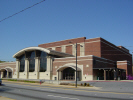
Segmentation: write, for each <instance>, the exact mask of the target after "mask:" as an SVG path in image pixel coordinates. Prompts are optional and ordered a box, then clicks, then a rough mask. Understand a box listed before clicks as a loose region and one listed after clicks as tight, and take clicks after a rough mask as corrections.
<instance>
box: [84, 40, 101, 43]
mask: <svg viewBox="0 0 133 100" xmlns="http://www.w3.org/2000/svg"><path fill="white" fill-rule="evenodd" d="M100 41H101V40H97V41H90V42H85V43H93V42H100Z"/></svg>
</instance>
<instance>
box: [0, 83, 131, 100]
mask: <svg viewBox="0 0 133 100" xmlns="http://www.w3.org/2000/svg"><path fill="white" fill-rule="evenodd" d="M109 83H110V82H109ZM121 83H122V82H121ZM129 83H130V84H133V83H132V82H127V84H129ZM93 84H94V83H93ZM95 84H98V83H95ZM99 84H101V83H99ZM104 84H106V83H104ZM111 84H117V83H115V82H113V83H111ZM122 84H123V83H122ZM124 84H126V82H124ZM105 87H107V84H106V85H105ZM118 88H119V87H118ZM132 88H133V87H131V89H129V90H130V91H129V92H128V90H126V91H125V92H124V91H109V90H108V91H106V90H107V89H108V88H107V89H104V88H101V89H99V90H95V89H89V88H87V89H86V88H72V87H60V86H58V87H55V86H52V84H51V86H47V85H39V84H32V83H31V84H29V83H12V82H3V85H2V86H0V96H3V97H8V98H12V99H15V100H133V92H132V91H133V90H132ZM131 90H132V91H131Z"/></svg>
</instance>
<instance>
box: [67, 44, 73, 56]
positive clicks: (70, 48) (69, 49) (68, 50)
mask: <svg viewBox="0 0 133 100" xmlns="http://www.w3.org/2000/svg"><path fill="white" fill-rule="evenodd" d="M66 53H68V54H72V45H70V46H66Z"/></svg>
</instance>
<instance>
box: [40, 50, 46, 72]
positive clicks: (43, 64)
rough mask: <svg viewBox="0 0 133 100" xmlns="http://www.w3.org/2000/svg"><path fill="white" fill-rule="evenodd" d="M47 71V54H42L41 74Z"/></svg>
mask: <svg viewBox="0 0 133 100" xmlns="http://www.w3.org/2000/svg"><path fill="white" fill-rule="evenodd" d="M46 70H47V54H46V53H45V52H41V54H40V72H45V71H46Z"/></svg>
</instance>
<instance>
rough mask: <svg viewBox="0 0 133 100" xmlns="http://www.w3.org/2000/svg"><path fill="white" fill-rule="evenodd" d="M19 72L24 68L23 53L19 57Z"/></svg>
mask: <svg viewBox="0 0 133 100" xmlns="http://www.w3.org/2000/svg"><path fill="white" fill-rule="evenodd" d="M19 60H20V72H24V69H25V55H22V56H21V57H20V58H19Z"/></svg>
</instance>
